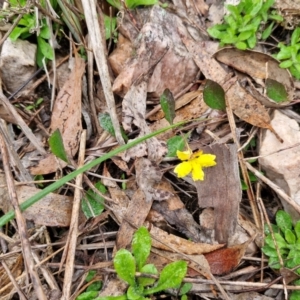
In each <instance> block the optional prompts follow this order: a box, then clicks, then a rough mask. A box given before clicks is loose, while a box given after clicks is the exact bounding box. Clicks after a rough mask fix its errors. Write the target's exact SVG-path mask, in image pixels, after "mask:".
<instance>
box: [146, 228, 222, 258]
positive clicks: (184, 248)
mask: <svg viewBox="0 0 300 300" xmlns="http://www.w3.org/2000/svg"><path fill="white" fill-rule="evenodd" d="M144 226H146V227H147V228H148V229H149V232H150V234H151V236H152V237H155V238H153V239H152V246H153V247H155V248H157V249H162V250H166V251H171V252H173V250H172V248H173V249H175V251H179V252H182V253H184V254H189V255H193V254H204V253H209V252H211V251H214V250H216V249H219V248H222V247H223V246H224V244H215V245H211V244H205V243H195V242H192V241H189V240H186V239H183V238H181V237H179V236H176V235H173V234H168V233H167V232H166V231H164V230H161V229H159V228H157V227H155V226H153V225H151V224H149V223H148V222H145V223H144ZM160 241H161V242H160ZM168 245H169V246H170V247H171V248H170V247H168Z"/></svg>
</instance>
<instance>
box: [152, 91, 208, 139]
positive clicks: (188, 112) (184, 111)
mask: <svg viewBox="0 0 300 300" xmlns="http://www.w3.org/2000/svg"><path fill="white" fill-rule="evenodd" d="M209 110H210V108H209V107H208V106H207V105H206V104H205V102H204V101H203V95H202V93H201V94H200V95H199V96H198V97H197V98H196V99H194V100H192V101H191V102H190V103H189V104H188V105H185V106H184V107H182V108H180V109H179V110H178V111H177V112H176V117H175V119H174V121H173V123H174V124H175V123H178V122H181V121H188V120H193V119H196V118H199V117H200V116H203V115H204V114H205V113H206V112H207V111H209ZM169 125H170V124H169V123H168V121H167V120H166V119H165V118H163V119H160V120H158V121H156V122H155V123H153V124H152V125H151V126H150V128H151V131H156V130H159V129H161V128H164V127H167V126H169ZM173 135H174V133H173V132H172V131H168V132H166V133H163V134H160V135H158V136H157V137H158V138H159V139H162V140H167V139H168V138H170V137H172V136H173Z"/></svg>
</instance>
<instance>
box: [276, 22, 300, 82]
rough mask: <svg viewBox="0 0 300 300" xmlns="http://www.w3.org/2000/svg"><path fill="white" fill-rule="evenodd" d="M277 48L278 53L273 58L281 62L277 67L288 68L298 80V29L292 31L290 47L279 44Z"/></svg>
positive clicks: (299, 44) (299, 65)
mask: <svg viewBox="0 0 300 300" xmlns="http://www.w3.org/2000/svg"><path fill="white" fill-rule="evenodd" d="M278 47H279V49H280V51H279V52H278V53H277V54H276V55H275V58H277V59H278V60H280V61H282V62H281V64H280V65H279V66H280V67H281V68H288V69H289V70H290V72H291V74H292V75H293V76H294V77H295V78H297V79H300V53H299V50H300V27H297V28H296V29H295V30H294V31H293V33H292V37H291V43H290V45H284V44H283V43H279V44H278Z"/></svg>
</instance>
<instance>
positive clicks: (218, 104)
mask: <svg viewBox="0 0 300 300" xmlns="http://www.w3.org/2000/svg"><path fill="white" fill-rule="evenodd" d="M203 99H204V102H205V103H206V104H207V105H208V106H209V107H211V108H213V109H219V110H225V109H226V103H225V92H224V90H223V88H222V87H221V86H220V85H219V84H218V83H217V82H215V81H212V80H209V79H207V80H206V84H205V86H204V89H203Z"/></svg>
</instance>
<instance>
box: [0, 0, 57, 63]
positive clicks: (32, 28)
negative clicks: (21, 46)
mask: <svg viewBox="0 0 300 300" xmlns="http://www.w3.org/2000/svg"><path fill="white" fill-rule="evenodd" d="M8 3H9V4H10V9H11V10H13V11H15V12H16V13H17V12H18V13H19V14H22V18H21V19H20V21H19V22H18V24H17V26H16V27H15V28H14V29H13V31H12V32H11V34H10V36H9V37H10V39H11V40H13V41H15V40H17V39H19V38H20V39H22V40H26V39H28V38H29V37H31V36H32V35H34V34H36V33H38V35H37V64H38V65H39V67H41V66H42V65H43V63H42V61H43V59H49V60H53V58H54V50H53V48H52V47H51V45H50V44H49V42H48V40H49V39H50V37H51V32H50V28H49V26H48V25H47V22H46V18H45V17H43V16H41V17H40V18H39V17H37V16H36V12H35V10H34V8H33V6H29V5H28V1H26V0H9V1H8ZM50 3H51V5H52V8H53V9H54V10H55V9H56V8H57V1H56V0H50ZM40 5H41V6H42V7H43V8H44V9H45V8H46V2H45V1H41V2H40ZM5 17H7V12H4V11H2V12H1V18H2V19H3V18H5ZM16 19H17V15H15V16H14V17H13V18H12V21H15V20H16Z"/></svg>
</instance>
